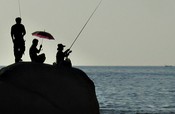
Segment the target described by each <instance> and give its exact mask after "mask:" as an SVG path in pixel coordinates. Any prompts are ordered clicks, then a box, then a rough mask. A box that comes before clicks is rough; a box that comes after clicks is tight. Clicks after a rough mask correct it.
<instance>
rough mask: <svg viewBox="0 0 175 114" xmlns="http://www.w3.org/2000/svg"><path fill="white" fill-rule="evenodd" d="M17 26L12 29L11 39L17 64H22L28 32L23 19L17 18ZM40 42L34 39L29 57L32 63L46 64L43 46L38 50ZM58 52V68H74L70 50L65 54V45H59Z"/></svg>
mask: <svg viewBox="0 0 175 114" xmlns="http://www.w3.org/2000/svg"><path fill="white" fill-rule="evenodd" d="M15 21H16V24H14V25H13V26H12V27H11V37H12V41H13V44H14V56H15V62H16V63H17V62H21V61H22V56H23V54H24V52H25V40H24V36H25V34H26V30H25V27H24V25H23V24H21V21H22V19H21V18H20V17H17V18H16V19H15ZM37 46H38V40H37V39H33V41H32V45H31V47H30V49H29V55H30V59H31V62H35V63H44V61H45V60H46V56H45V54H44V53H42V54H40V52H41V50H42V45H40V47H39V49H37ZM57 46H58V48H57V50H58V52H57V54H56V65H57V66H59V67H60V66H70V67H71V66H72V64H71V60H70V59H69V58H68V56H69V54H70V53H71V52H72V51H71V50H70V49H67V50H66V51H64V52H63V50H64V47H65V45H63V44H58V45H57Z"/></svg>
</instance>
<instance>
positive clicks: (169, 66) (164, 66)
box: [164, 65, 173, 67]
mask: <svg viewBox="0 0 175 114" xmlns="http://www.w3.org/2000/svg"><path fill="white" fill-rule="evenodd" d="M164 67H173V65H165V66H164Z"/></svg>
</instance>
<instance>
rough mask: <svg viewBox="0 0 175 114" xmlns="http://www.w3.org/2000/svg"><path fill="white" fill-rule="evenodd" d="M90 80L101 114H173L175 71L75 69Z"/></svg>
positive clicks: (163, 68) (159, 68)
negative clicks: (83, 73)
mask: <svg viewBox="0 0 175 114" xmlns="http://www.w3.org/2000/svg"><path fill="white" fill-rule="evenodd" d="M77 68H80V69H81V70H83V71H84V72H85V73H86V74H87V75H88V76H89V77H90V78H91V80H93V82H94V84H95V86H96V94H97V98H98V101H99V104H100V112H101V114H136V113H137V114H139V113H151V114H152V113H156V114H175V67H143V66H142V67H131V66H130V67H127V66H123V67H120V66H117V67H99V66H98V67H90V66H84V67H77Z"/></svg>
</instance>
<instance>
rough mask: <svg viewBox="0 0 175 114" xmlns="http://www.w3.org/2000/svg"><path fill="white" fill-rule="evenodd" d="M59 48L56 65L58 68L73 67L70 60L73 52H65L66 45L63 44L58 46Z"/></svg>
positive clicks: (68, 50)
mask: <svg viewBox="0 0 175 114" xmlns="http://www.w3.org/2000/svg"><path fill="white" fill-rule="evenodd" d="M57 46H58V48H57V50H58V52H57V55H56V64H57V66H59V67H61V66H69V67H71V66H72V64H71V61H70V59H68V56H69V54H70V53H71V52H72V51H71V50H70V49H67V50H66V51H65V52H63V50H64V47H65V45H63V44H58V45H57Z"/></svg>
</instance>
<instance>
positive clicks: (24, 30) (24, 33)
mask: <svg viewBox="0 0 175 114" xmlns="http://www.w3.org/2000/svg"><path fill="white" fill-rule="evenodd" d="M22 35H23V36H25V35H26V29H25V27H24V25H23V33H22Z"/></svg>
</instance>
